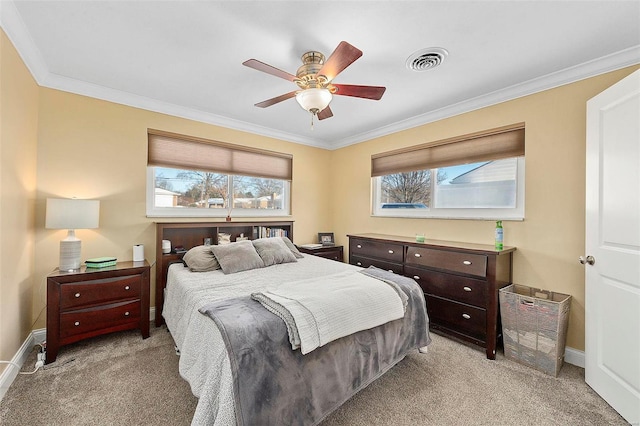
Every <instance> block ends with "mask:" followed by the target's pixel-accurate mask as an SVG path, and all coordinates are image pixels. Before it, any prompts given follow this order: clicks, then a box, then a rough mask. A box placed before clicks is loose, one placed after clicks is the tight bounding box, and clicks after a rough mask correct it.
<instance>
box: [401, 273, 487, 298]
mask: <svg viewBox="0 0 640 426" xmlns="http://www.w3.org/2000/svg"><path fill="white" fill-rule="evenodd" d="M404 274H405V275H406V276H408V277H411V278H413V279H414V280H416V282H417V283H418V284H419V285H420V287H421V288H422V291H424V292H425V293H426V294H432V295H434V296H439V297H444V298H446V299H453V300H455V301H457V302H462V303H466V304H468V305H473V306H477V307H479V308H485V307H486V306H487V292H488V291H487V287H488V284H487V282H486V281H481V280H476V279H473V278H466V277H461V276H459V275H451V274H446V273H442V272H436V271H430V270H428V269H421V268H416V267H414V266H405V267H404Z"/></svg>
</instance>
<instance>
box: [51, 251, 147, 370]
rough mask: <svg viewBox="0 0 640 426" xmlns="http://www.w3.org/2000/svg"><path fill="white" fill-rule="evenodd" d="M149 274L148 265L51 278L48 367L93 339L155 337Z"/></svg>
mask: <svg viewBox="0 0 640 426" xmlns="http://www.w3.org/2000/svg"><path fill="white" fill-rule="evenodd" d="M149 270H150V267H149V263H147V261H146V260H145V261H142V262H118V263H117V264H116V265H115V266H110V267H106V268H95V269H94V268H87V267H85V266H83V267H82V268H81V269H80V270H78V271H73V272H54V273H52V274H50V275H48V276H47V357H46V364H49V363H52V362H54V361H55V360H56V358H57V356H58V350H59V349H60V347H61V346H64V345H68V344H70V343H74V342H77V341H80V340H83V339H87V338H89V337H94V336H99V335H102V334H107V333H112V332H115V331H122V330H131V329H140V332H141V334H142V338H143V339H146V338H147V337H149V275H150V274H149Z"/></svg>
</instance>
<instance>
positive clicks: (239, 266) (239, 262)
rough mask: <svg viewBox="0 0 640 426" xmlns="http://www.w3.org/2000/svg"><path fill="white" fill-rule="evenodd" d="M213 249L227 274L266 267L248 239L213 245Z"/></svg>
mask: <svg viewBox="0 0 640 426" xmlns="http://www.w3.org/2000/svg"><path fill="white" fill-rule="evenodd" d="M211 251H212V252H213V254H214V255H215V257H216V259H217V260H218V263H220V267H221V268H222V272H224V273H225V274H233V273H236V272H240V271H247V270H249V269H256V268H263V267H264V262H263V261H262V259H261V258H260V256H258V252H256V249H255V248H254V247H253V244H251V241H248V240H245V241H238V242H235V243H231V244H225V245H218V246H211Z"/></svg>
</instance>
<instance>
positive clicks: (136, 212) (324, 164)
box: [34, 88, 331, 327]
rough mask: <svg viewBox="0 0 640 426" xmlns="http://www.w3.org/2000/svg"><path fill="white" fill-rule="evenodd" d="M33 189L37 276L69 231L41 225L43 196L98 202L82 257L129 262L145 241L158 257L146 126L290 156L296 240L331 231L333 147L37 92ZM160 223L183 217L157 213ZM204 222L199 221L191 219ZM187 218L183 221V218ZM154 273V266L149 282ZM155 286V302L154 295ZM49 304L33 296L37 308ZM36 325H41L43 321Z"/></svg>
mask: <svg viewBox="0 0 640 426" xmlns="http://www.w3.org/2000/svg"><path fill="white" fill-rule="evenodd" d="M39 128H40V139H39V141H38V158H39V161H38V185H37V188H38V194H37V200H38V202H37V206H36V224H35V227H36V248H35V252H36V259H37V263H36V278H37V279H38V280H41V279H43V277H45V276H46V275H47V274H48V273H50V272H51V271H52V270H53V269H54V268H55V267H56V266H57V265H58V254H59V248H58V247H59V241H60V240H61V239H63V238H64V237H65V234H66V231H64V230H60V231H54V230H50V229H45V228H44V217H45V201H46V198H47V197H63V198H68V197H74V196H75V197H77V198H88V199H99V200H100V226H99V228H98V229H91V230H78V231H76V235H77V236H78V238H80V239H81V240H82V259H86V258H91V257H98V256H116V257H117V258H118V259H120V260H131V259H132V257H133V253H132V246H133V245H134V244H144V246H145V257H146V258H147V260H148V261H149V263H153V262H154V260H155V226H154V223H153V222H154V219H153V218H147V217H146V216H145V211H146V207H145V194H146V170H147V129H148V128H152V129H158V130H164V131H168V132H175V133H180V134H185V135H190V136H197V137H202V138H207V139H214V140H218V141H223V142H230V143H235V144H241V145H245V146H252V147H261V148H268V149H269V150H273V151H279V152H284V153H290V154H292V155H293V158H294V160H293V179H294V182H293V185H292V216H293V217H292V219H293V220H294V221H295V224H294V238H295V240H296V241H298V242H309V241H313V240H314V239H315V238H316V233H317V232H318V230H322V229H330V226H331V224H330V218H331V215H330V213H329V207H328V206H327V205H326V204H325V203H321V202H318V200H326V199H329V189H330V188H329V187H328V186H327V185H326V184H325V182H324V180H322V179H317V177H318V176H324V175H326V170H327V168H328V167H329V158H330V152H329V151H327V150H323V149H318V148H313V147H308V146H304V145H299V144H293V143H289V142H283V141H280V140H276V139H270V138H266V137H262V136H256V135H253V134H249V133H244V132H239V131H234V130H229V129H225V128H221V127H217V126H212V125H209V124H203V123H198V122H194V121H190V120H185V119H182V118H176V117H172V116H168V115H164V114H158V113H155V112H150V111H145V110H141V109H136V108H131V107H127V106H123V105H118V104H114V103H111V102H105V101H101V100H97V99H92V98H88V97H84V96H78V95H74V94H70V93H66V92H61V91H58V90H52V89H45V88H42V89H41V90H40V118H39ZM155 220H158V221H165V222H166V221H170V220H178V221H185V219H171V218H162V219H155ZM194 220H196V221H197V220H203V219H194ZM186 221H188V219H187V220H186ZM154 277H155V270H154V269H153V270H152V282H154V281H153V280H154ZM153 295H154V291H153V285H152V298H151V300H152V302H151V303H152V305H153V300H154V296H153ZM45 302H46V301H45V300H44V299H42V298H41V299H39V300H35V301H34V303H35V305H34V310H38V309H41V308H42V306H44V303H45ZM36 326H37V327H44V326H45V323H44V321H43V320H42V319H41V320H40V321H39V322H38V323H37V324H36Z"/></svg>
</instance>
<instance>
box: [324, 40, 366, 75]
mask: <svg viewBox="0 0 640 426" xmlns="http://www.w3.org/2000/svg"><path fill="white" fill-rule="evenodd" d="M360 56H362V51H361V50H360V49H358V48H357V47H354V46H352V45H350V44H349V43H347V42H346V41H341V42H340V44H339V45H338V47H336V50H334V51H333V53H332V54H331V56H329V59H327V60H326V61H325V62H324V65H323V66H322V68H320V71H318V75H324V76H325V77H327V80H328V81H331V80H333V79H334V78H336V76H337V75H338V74H340V73H341V72H342V71H343V70H344V69H345V68H346V67H348V66H349V65H351V64H352V63H353V62H354V61H355V60H356V59H358V58H359V57H360Z"/></svg>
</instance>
